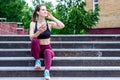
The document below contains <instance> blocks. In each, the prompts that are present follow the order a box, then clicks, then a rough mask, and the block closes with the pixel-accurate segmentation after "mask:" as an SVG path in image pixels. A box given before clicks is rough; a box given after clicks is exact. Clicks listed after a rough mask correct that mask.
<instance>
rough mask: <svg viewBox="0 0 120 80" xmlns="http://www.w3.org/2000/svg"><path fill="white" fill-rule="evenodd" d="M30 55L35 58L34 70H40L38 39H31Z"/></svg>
mask: <svg viewBox="0 0 120 80" xmlns="http://www.w3.org/2000/svg"><path fill="white" fill-rule="evenodd" d="M31 53H32V56H33V57H34V58H35V69H36V70H39V69H41V61H40V53H41V49H40V44H39V40H38V39H33V40H32V42H31Z"/></svg>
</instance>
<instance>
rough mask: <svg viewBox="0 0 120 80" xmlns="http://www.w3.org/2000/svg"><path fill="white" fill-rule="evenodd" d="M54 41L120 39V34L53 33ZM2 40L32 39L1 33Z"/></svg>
mask: <svg viewBox="0 0 120 80" xmlns="http://www.w3.org/2000/svg"><path fill="white" fill-rule="evenodd" d="M51 37H52V38H51V40H52V41H120V35H119V34H108V35H106V34H95V35H94V34H85V35H51ZM0 41H30V39H29V35H0Z"/></svg>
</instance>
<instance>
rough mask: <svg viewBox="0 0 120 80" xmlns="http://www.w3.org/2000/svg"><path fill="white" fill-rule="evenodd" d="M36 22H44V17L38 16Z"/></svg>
mask: <svg viewBox="0 0 120 80" xmlns="http://www.w3.org/2000/svg"><path fill="white" fill-rule="evenodd" d="M38 22H39V23H44V22H46V20H45V18H43V17H39V19H38Z"/></svg>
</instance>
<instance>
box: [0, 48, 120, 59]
mask: <svg viewBox="0 0 120 80" xmlns="http://www.w3.org/2000/svg"><path fill="white" fill-rule="evenodd" d="M53 51H54V52H55V56H67V57H69V56H73V57H77V56H79V57H80V56H85V57H95V56H104V57H107V56H109V57H118V56H120V54H119V53H120V49H73V48H71V49H53ZM5 56H6V57H7V56H9V57H12V56H16V57H21V56H24V57H29V56H31V52H30V49H0V57H5Z"/></svg>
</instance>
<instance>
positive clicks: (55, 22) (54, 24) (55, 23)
mask: <svg viewBox="0 0 120 80" xmlns="http://www.w3.org/2000/svg"><path fill="white" fill-rule="evenodd" d="M47 18H49V19H51V20H52V21H53V22H50V24H51V28H57V29H61V28H64V24H63V23H62V22H61V21H60V20H58V19H57V18H55V17H54V16H52V15H51V14H50V13H49V12H48V16H47Z"/></svg>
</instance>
